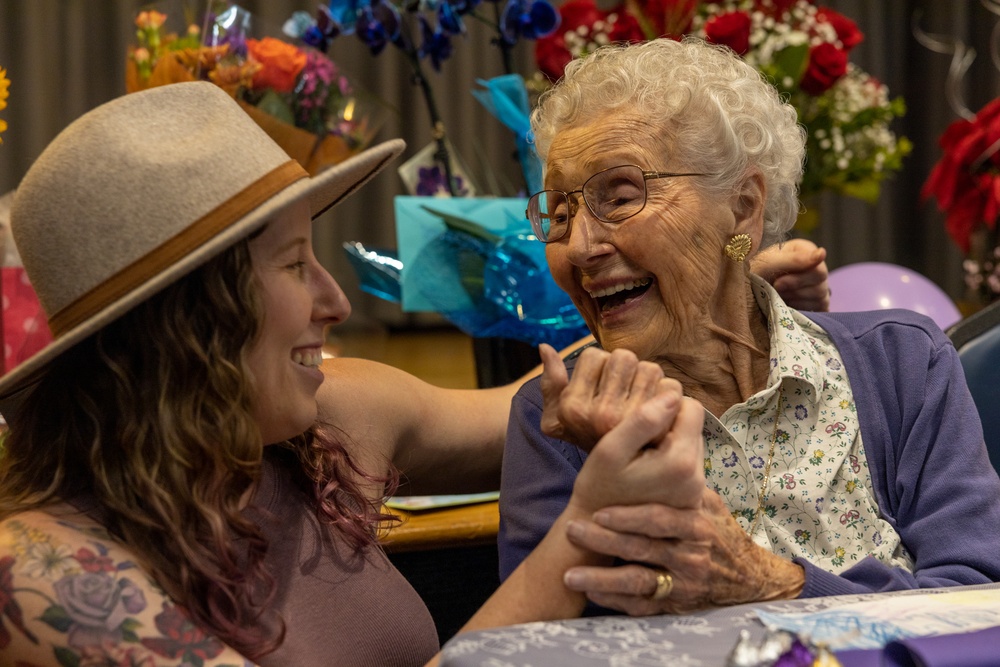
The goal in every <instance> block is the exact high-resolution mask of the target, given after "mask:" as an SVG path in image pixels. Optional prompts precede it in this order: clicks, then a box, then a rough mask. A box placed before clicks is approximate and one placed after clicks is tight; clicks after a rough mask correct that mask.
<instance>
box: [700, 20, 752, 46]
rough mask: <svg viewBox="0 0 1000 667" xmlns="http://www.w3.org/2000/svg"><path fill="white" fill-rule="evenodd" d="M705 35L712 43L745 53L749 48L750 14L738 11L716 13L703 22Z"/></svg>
mask: <svg viewBox="0 0 1000 667" xmlns="http://www.w3.org/2000/svg"><path fill="white" fill-rule="evenodd" d="M705 36H706V38H707V39H708V41H710V42H712V43H713V44H722V45H723V46H728V47H729V48H731V49H732V50H733V51H735V52H736V53H738V54H740V55H741V56H742V55H746V53H747V51H749V50H750V15H749V14H747V13H746V12H740V11H735V12H727V13H725V14H717V15H715V16H713V17H712V18H710V19H708V21H706V22H705Z"/></svg>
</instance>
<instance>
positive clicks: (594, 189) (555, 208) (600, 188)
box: [525, 164, 707, 243]
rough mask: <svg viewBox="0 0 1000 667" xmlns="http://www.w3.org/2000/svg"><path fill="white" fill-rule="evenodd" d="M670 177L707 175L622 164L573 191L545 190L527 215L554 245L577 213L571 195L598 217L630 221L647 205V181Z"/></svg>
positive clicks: (531, 201)
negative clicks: (579, 199) (655, 169)
mask: <svg viewBox="0 0 1000 667" xmlns="http://www.w3.org/2000/svg"><path fill="white" fill-rule="evenodd" d="M670 176H707V174H700V173H699V174H694V173H683V174H680V173H674V172H670V171H646V170H644V169H643V168H642V167H639V166H636V165H634V164H623V165H619V166H617V167H610V168H608V169H604V170H602V171H599V172H597V173H596V174H594V175H593V176H591V177H590V178H588V179H587V180H586V181H585V182H584V184H583V187H581V188H580V189H579V190H573V191H572V192H563V191H562V190H542V191H541V192H536V193H535V194H533V195H531V197H530V198H529V199H528V210H527V211H525V215H526V216H527V218H528V220H529V221H530V222H531V229H532V230H533V231H534V232H535V236H537V237H538V240H539V241H542V242H544V243H552V242H553V241H558V240H559V239H561V238H562V237H564V236H566V234H567V232H569V223H570V220H572V219H573V214H574V213H575V212H576V206H574V204H573V199H572V198H571V197H570V195H575V194H577V193H579V194H580V195H582V196H583V201H584V203H585V204H586V205H587V208H588V209H589V210H590V212H591V213H592V214H593V215H594V217H595V218H597V219H598V220H600V221H601V222H608V223H612V224H614V223H619V222H621V221H622V220H626V219H628V218H631V217H632V216H633V215H635V214H636V213H638V212H639V211H641V210H642V209H643V208H644V207H645V206H646V181H648V180H650V179H652V178H667V177H670Z"/></svg>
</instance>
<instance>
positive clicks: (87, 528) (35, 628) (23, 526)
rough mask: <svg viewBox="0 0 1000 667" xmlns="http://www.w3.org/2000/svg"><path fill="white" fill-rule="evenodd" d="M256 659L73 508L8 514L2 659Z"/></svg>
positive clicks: (39, 664) (33, 665) (3, 543)
mask: <svg viewBox="0 0 1000 667" xmlns="http://www.w3.org/2000/svg"><path fill="white" fill-rule="evenodd" d="M91 664H93V665H98V664H99V665H112V664H113V665H142V666H143V667H159V666H164V667H166V666H171V667H173V666H176V665H201V666H202V667H223V666H230V665H232V666H234V667H252V665H253V663H251V662H249V661H248V660H246V659H245V658H244V657H243V656H241V655H240V654H239V653H237V652H236V651H235V650H233V649H232V648H230V647H228V646H226V645H225V644H223V643H222V642H221V641H219V640H218V639H216V638H215V637H213V636H211V635H207V634H205V633H204V632H203V631H201V630H200V629H199V628H197V627H196V626H195V625H193V624H192V623H191V622H190V621H189V620H188V618H187V616H186V615H185V614H184V611H183V610H182V609H181V608H179V607H177V606H176V605H174V604H173V602H172V601H171V600H170V599H169V598H167V597H166V596H165V595H164V593H163V591H162V590H161V589H160V588H159V587H158V586H156V584H154V583H153V582H152V580H150V579H149V578H148V577H147V576H146V575H145V574H144V573H143V571H142V569H140V567H139V565H138V564H137V563H136V562H135V561H134V558H133V557H132V554H131V553H129V551H128V550H127V549H125V548H123V547H122V546H121V545H120V544H118V543H117V542H116V541H115V540H113V539H111V538H110V537H109V536H108V534H107V531H105V530H104V529H103V528H102V527H101V526H100V525H98V524H97V523H95V522H94V521H92V520H90V519H88V518H86V517H84V516H82V515H81V514H79V513H78V512H76V511H75V510H73V509H72V508H70V507H66V506H62V507H59V508H53V509H52V511H51V512H50V511H38V510H32V511H28V512H23V513H21V514H17V515H15V516H13V517H10V518H8V519H6V520H4V521H2V522H0V666H3V667H7V666H10V667H14V666H19V667H27V666H30V667H48V666H51V667H64V666H65V665H91Z"/></svg>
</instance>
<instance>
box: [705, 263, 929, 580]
mask: <svg viewBox="0 0 1000 667" xmlns="http://www.w3.org/2000/svg"><path fill="white" fill-rule="evenodd" d="M753 291H754V296H755V297H756V299H757V305H758V306H759V307H760V309H761V312H763V313H764V314H765V315H766V316H767V320H768V331H769V334H770V339H771V371H770V374H769V376H768V380H767V386H766V387H765V388H764V389H763V390H761V391H760V392H758V393H757V394H755V395H754V396H751V397H750V398H749V399H748V400H747V401H746V402H745V403H739V404H737V405H734V406H732V407H731V408H729V409H728V410H727V411H726V413H725V414H724V415H722V418H721V419H718V418H716V417H715V416H714V415H712V414H711V413H709V412H708V411H706V413H705V431H704V436H705V448H706V449H705V453H706V456H705V478H706V481H707V483H708V485H709V486H710V487H713V488H714V489H715V490H716V491H717V492H718V493H719V494H720V495H721V496H722V498H723V500H724V501H725V502H726V504H727V505H728V506H729V508H730V510H731V511H732V513H733V517H734V518H735V519H736V521H737V522H738V523H739V524H740V525H741V526H742V527H743V529H744V530H747V531H749V530H750V529H751V527H752V526H754V517H755V516H756V513H757V507H758V503H759V502H760V501H759V498H760V493H761V488H762V486H763V483H764V474H765V471H766V470H767V460H768V453H769V450H770V447H771V441H772V438H773V439H774V457H773V460H772V463H771V467H770V474H769V475H768V478H769V480H768V484H767V488H766V490H765V493H764V496H765V497H764V501H763V511H762V516H761V518H760V521H758V522H757V524H756V527H755V529H754V534H753V535H751V537H752V539H753V540H754V541H755V542H756V543H757V544H759V545H761V546H764V547H767V548H769V549H770V550H771V551H773V552H774V553H776V554H778V555H780V556H783V557H785V558H795V557H805V558H807V559H809V560H810V561H811V562H813V563H814V564H816V565H817V566H819V567H821V568H823V569H826V570H829V571H831V572H834V573H839V572H841V571H843V570H846V569H847V568H849V567H851V566H852V565H854V564H856V563H857V562H859V561H861V560H862V559H863V558H865V557H866V556H874V557H875V558H877V559H878V560H880V561H882V562H884V563H886V564H888V565H892V566H897V567H902V568H905V569H907V570H910V571H912V570H913V559H912V558H911V557H910V555H909V554H908V553H907V552H906V550H905V548H904V546H903V544H902V542H901V540H900V537H899V535H898V534H897V533H896V531H895V530H894V529H893V528H892V526H891V525H890V524H889V523H888V522H887V521H885V520H884V519H883V518H882V516H881V514H880V512H879V508H878V504H877V502H876V499H875V494H874V491H873V488H872V481H871V475H870V474H869V471H868V461H867V459H866V457H865V449H864V446H863V444H862V441H861V430H860V428H859V425H858V415H857V410H856V408H855V405H854V396H853V394H852V392H851V384H850V382H849V380H848V378H847V375H846V374H845V372H844V366H843V362H842V359H841V357H840V354H839V353H838V351H837V348H836V347H834V345H833V343H832V342H831V340H830V338H829V336H828V335H827V334H826V332H825V331H824V330H823V329H822V328H821V327H820V326H818V325H817V324H815V323H814V322H812V321H811V320H809V319H808V318H806V317H804V316H803V315H800V314H799V313H797V312H796V311H794V310H792V309H791V308H789V307H788V306H786V305H785V304H784V302H782V300H781V298H780V297H779V296H778V295H777V293H776V292H775V291H774V289H773V288H772V287H771V286H770V285H769V284H767V283H766V282H764V281H763V280H761V279H759V278H756V277H754V278H753ZM779 383H780V385H781V387H782V388H783V389H782V391H781V403H782V404H781V406H780V409H779V406H778V405H777V400H778V395H779V392H778V387H779ZM776 416H777V417H778V422H777V425H776V424H775V417H776Z"/></svg>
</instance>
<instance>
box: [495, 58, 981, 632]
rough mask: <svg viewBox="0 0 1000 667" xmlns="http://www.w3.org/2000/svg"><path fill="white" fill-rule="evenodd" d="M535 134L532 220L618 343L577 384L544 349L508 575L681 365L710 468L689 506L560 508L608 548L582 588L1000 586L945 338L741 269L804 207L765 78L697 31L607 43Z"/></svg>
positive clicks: (521, 447) (585, 574)
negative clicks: (791, 298)
mask: <svg viewBox="0 0 1000 667" xmlns="http://www.w3.org/2000/svg"><path fill="white" fill-rule="evenodd" d="M532 127H533V130H534V133H535V139H536V142H537V149H538V152H539V154H540V155H541V156H542V159H543V161H544V164H545V181H544V182H545V188H546V189H545V190H544V191H542V192H539V193H537V194H535V195H534V196H532V198H531V199H530V202H529V206H528V212H527V214H528V217H529V219H530V220H531V222H532V225H533V226H534V229H535V232H536V234H537V235H538V237H539V239H540V240H541V241H543V242H545V243H547V244H548V245H547V247H546V250H547V257H548V261H549V266H550V268H551V270H552V274H553V276H554V277H555V280H556V282H557V283H558V284H559V285H560V287H562V288H563V289H564V290H566V291H567V292H568V293H569V294H570V296H571V297H572V298H573V301H574V303H575V304H576V306H577V308H578V309H579V310H580V312H581V313H583V316H584V317H585V319H586V321H587V323H588V325H589V327H590V329H591V331H592V332H593V334H594V337H595V338H596V340H597V341H598V343H599V345H600V348H603V350H604V351H600V350H598V349H597V348H595V349H591V350H587V351H585V352H584V353H583V354H582V355H581V356H580V357H579V358H578V359H576V360H575V361H573V362H570V364H569V366H570V370H571V371H572V374H571V379H570V378H569V377H568V376H567V370H566V369H565V368H564V367H563V365H562V362H561V361H560V360H559V358H558V357H557V356H555V355H554V354H552V351H551V350H546V352H545V355H544V357H543V358H544V359H545V362H546V368H545V372H544V374H543V376H542V378H541V379H540V380H539V379H536V380H533V381H532V382H530V383H528V384H527V385H525V386H524V387H523V388H522V389H521V390H520V391H519V392H518V394H517V395H516V396H515V399H514V403H513V406H512V412H511V422H510V425H509V428H508V434H507V443H506V450H505V453H504V464H503V465H504V468H503V483H502V491H501V517H502V519H501V536H500V555H501V575H502V577H506V576H507V575H508V574H509V573H510V572H511V571H512V570H513V569H514V568H515V566H517V564H518V563H520V562H521V561H522V559H523V558H524V557H525V555H526V554H527V553H528V552H529V551H530V550H531V549H532V548H533V547H534V545H535V544H536V543H537V542H538V540H539V539H540V538H541V536H543V535H544V534H545V532H546V530H547V529H548V527H549V525H550V524H551V522H552V518H553V517H554V516H556V515H558V514H559V513H560V512H561V511H562V508H563V506H565V504H566V502H567V498H569V497H570V494H571V492H572V491H573V488H574V480H575V479H576V478H577V471H578V470H579V469H580V468H581V466H582V465H583V463H584V461H585V460H587V456H588V455H587V451H586V450H587V449H588V448H589V447H590V445H591V444H592V443H593V442H595V441H596V439H597V438H598V437H599V436H600V435H601V434H602V433H604V432H605V431H606V430H607V429H608V428H609V427H610V426H611V425H613V424H614V423H616V421H617V420H618V419H619V415H620V414H624V413H625V411H627V410H628V409H629V407H630V406H632V405H634V404H635V403H636V401H637V400H639V399H640V398H642V397H644V396H645V395H646V394H647V393H648V391H649V387H650V386H652V384H653V383H654V382H657V381H658V382H664V380H656V375H655V373H653V374H650V372H649V366H650V365H655V366H656V367H658V368H657V370H658V369H662V371H663V372H664V373H665V375H666V376H667V377H668V378H672V379H674V380H676V381H679V382H680V384H681V385H682V386H683V391H684V394H685V395H686V396H689V397H692V398H695V399H697V400H698V401H699V402H700V403H701V404H702V405H703V406H704V410H705V424H704V429H703V431H702V436H703V442H704V448H705V449H704V479H705V484H704V485H703V486H701V487H699V490H698V491H697V497H694V498H685V502H684V503H683V504H684V505H685V507H671V506H669V503H668V504H667V505H655V504H641V503H637V504H631V505H621V506H617V507H610V508H606V509H604V510H602V511H600V512H597V513H596V514H595V515H594V516H593V517H590V518H588V519H584V520H580V521H571V522H569V523H568V525H567V531H568V534H569V537H570V539H571V540H572V541H573V542H574V543H575V544H577V546H580V547H583V548H585V549H589V550H591V551H594V552H598V553H601V554H604V555H605V557H606V559H605V561H604V562H603V563H602V564H598V565H596V566H593V565H591V566H583V567H573V568H570V569H568V571H567V572H566V575H565V577H564V583H565V584H566V585H567V587H568V588H569V589H571V590H575V591H580V592H585V593H587V595H588V597H589V598H590V599H591V600H592V601H593V602H596V603H597V604H599V605H603V606H605V607H612V608H615V609H618V610H622V611H627V612H629V613H635V614H641V613H655V612H664V611H666V612H683V611H689V610H695V609H700V608H706V607H713V606H719V605H730V604H737V603H743V602H752V601H758V600H770V599H781V598H794V597H797V596H799V597H808V596H817V595H831V594H840V593H856V592H866V591H881V590H890V589H900V588H916V587H927V586H948V585H955V584H976V583H983V582H988V581H993V580H997V579H1000V559H998V558H997V554H998V553H1000V480H998V478H997V475H996V473H995V472H994V470H993V469H992V468H991V466H990V463H989V460H988V458H987V455H986V450H985V447H984V443H983V435H982V430H981V427H980V424H979V421H978V418H977V416H976V411H975V408H974V406H973V403H972V400H971V398H970V395H969V392H968V389H967V388H966V386H965V382H964V379H963V375H962V370H961V366H960V364H959V360H958V357H957V355H956V353H955V350H954V348H953V347H952V346H951V344H950V343H949V341H948V339H947V337H946V336H945V335H944V334H943V333H942V332H941V331H940V330H939V329H938V328H937V327H935V326H934V325H933V323H932V322H931V321H930V320H928V319H927V318H925V317H922V316H919V315H917V314H915V313H912V312H909V311H877V312H866V313H850V314H849V313H809V314H804V313H800V312H797V311H795V310H792V309H791V308H789V307H788V306H787V305H786V304H785V303H784V302H783V301H782V300H781V298H780V297H779V296H778V295H777V293H776V292H775V291H774V289H772V288H771V287H770V286H769V285H768V284H766V283H765V282H764V281H763V280H760V279H759V278H757V277H755V276H753V275H751V273H750V272H749V270H748V265H749V261H750V259H751V258H752V257H754V255H755V254H756V253H758V252H760V250H761V249H762V248H766V247H768V246H770V245H772V244H774V243H777V242H778V241H779V240H780V239H781V238H782V237H783V236H784V235H785V234H786V233H787V232H788V230H789V229H790V228H791V226H792V224H793V222H794V220H795V217H796V213H797V211H798V201H797V183H798V180H799V177H800V175H801V173H802V161H803V152H804V136H803V130H802V128H801V127H800V126H799V125H797V123H796V114H795V110H794V109H793V108H792V107H791V106H789V105H788V104H785V103H783V102H782V100H781V99H780V97H779V95H778V93H777V91H776V90H775V89H774V88H772V87H771V86H769V85H768V84H767V83H765V82H764V81H763V80H762V79H761V76H760V75H759V74H758V73H757V72H756V71H755V70H754V69H753V68H752V67H750V66H749V65H747V64H746V63H745V62H743V61H742V60H741V59H740V58H738V57H736V56H735V55H734V54H733V53H732V52H729V51H727V50H725V49H723V48H717V47H713V46H711V45H707V44H705V43H703V42H700V41H697V40H685V41H683V42H676V41H673V40H669V39H661V40H654V41H650V42H646V43H642V44H639V45H633V46H611V47H606V48H602V49H599V50H597V51H596V52H595V53H593V54H591V55H590V56H588V57H586V58H584V59H581V60H577V61H575V62H573V63H571V64H570V65H569V67H567V69H566V74H565V77H564V78H563V79H562V80H561V81H560V82H559V83H557V84H556V85H555V86H554V87H553V88H552V89H551V90H550V91H549V92H548V93H547V94H546V95H545V97H543V98H542V100H541V101H540V104H539V106H538V108H537V109H536V110H535V112H534V114H533V116H532ZM638 360H642V361H638ZM540 423H541V425H542V426H541V429H540V428H539V424H540ZM556 436H558V437H556ZM560 438H561V439H560ZM567 441H569V442H567ZM570 443H572V444H570ZM671 446H674V447H680V446H682V445H681V443H680V442H678V443H676V444H674V445H671ZM609 474H611V473H609ZM698 474H699V475H700V471H699V473H698ZM678 479H679V478H678V477H676V476H675V477H669V478H667V479H664V481H663V483H664V485H671V484H674V483H676V482H677V481H678ZM612 557H616V558H618V559H620V560H623V561H625V562H626V563H625V564H623V565H619V566H618V567H609V566H611V565H612Z"/></svg>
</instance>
